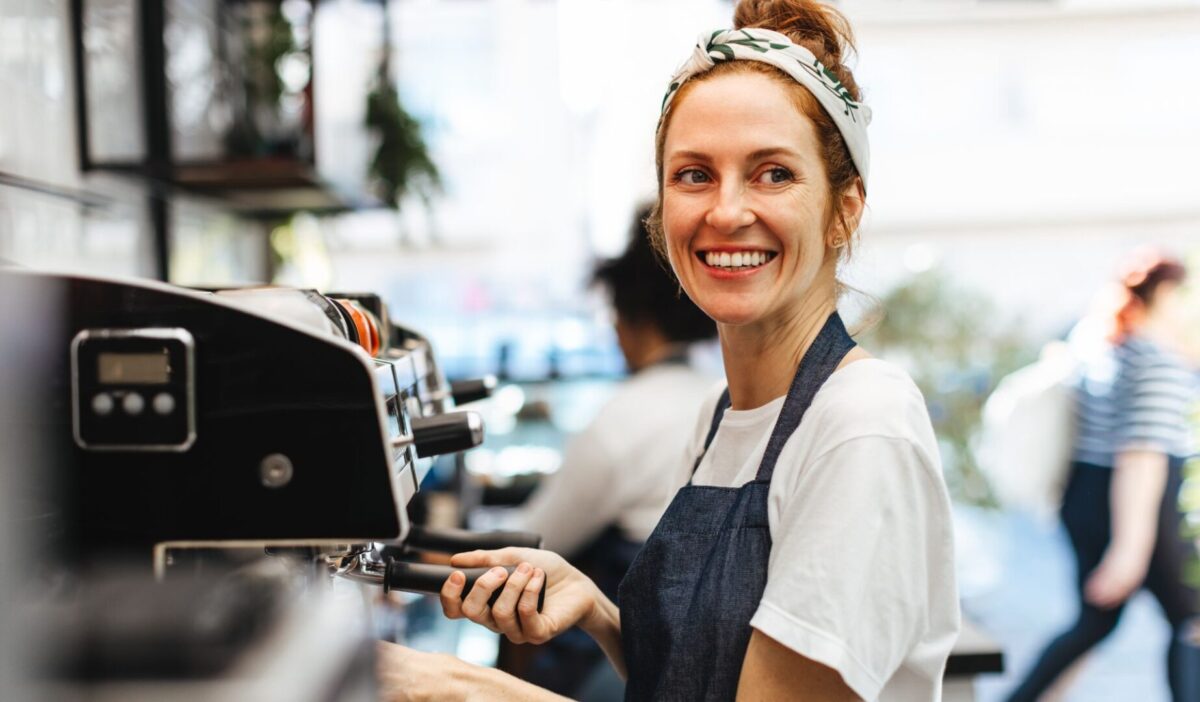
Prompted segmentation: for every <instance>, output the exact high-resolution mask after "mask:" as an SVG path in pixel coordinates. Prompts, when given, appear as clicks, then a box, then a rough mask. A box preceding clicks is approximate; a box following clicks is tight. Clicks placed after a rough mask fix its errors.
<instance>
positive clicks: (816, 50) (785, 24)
mask: <svg viewBox="0 0 1200 702" xmlns="http://www.w3.org/2000/svg"><path fill="white" fill-rule="evenodd" d="M733 26H734V27H735V28H736V29H743V28H745V27H758V28H762V29H770V30H773V31H776V32H779V33H780V34H784V35H786V36H787V37H788V38H790V39H791V40H792V42H793V43H794V44H798V45H800V46H803V47H804V48H806V49H808V50H809V51H811V52H812V53H813V55H814V56H816V57H817V60H818V61H820V62H821V63H823V64H825V67H826V68H828V69H829V70H830V71H832V72H833V73H834V75H836V76H837V77H838V79H839V80H841V81H842V84H843V85H845V86H846V87H847V88H848V89H849V90H850V93H851V95H852V96H853V97H854V99H855V100H860V99H862V96H861V95H860V94H859V90H858V85H857V84H856V83H855V82H854V77H853V76H852V75H851V73H850V70H849V69H848V68H846V66H845V65H844V63H845V60H844V56H845V55H846V54H850V53H853V52H854V50H855V49H854V32H853V30H851V28H850V22H849V21H847V20H846V18H845V16H843V15H842V13H841V12H838V11H837V10H836V9H835V8H833V7H832V6H830V5H826V4H825V3H821V2H816V1H815V0H741V1H740V2H738V4H737V7H736V8H734V10H733Z"/></svg>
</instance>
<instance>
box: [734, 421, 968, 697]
mask: <svg viewBox="0 0 1200 702" xmlns="http://www.w3.org/2000/svg"><path fill="white" fill-rule="evenodd" d="M931 461H932V465H930V464H931ZM936 467H937V463H936V459H931V457H929V456H927V455H925V454H924V453H923V452H922V451H921V449H920V448H918V446H916V445H914V444H913V442H911V441H909V440H907V439H904V438H894V437H886V436H860V437H857V438H853V439H849V440H847V441H844V442H842V443H840V444H837V445H836V446H834V447H832V448H831V449H829V450H827V451H826V452H824V453H823V454H821V455H820V456H818V457H816V458H815V460H813V462H812V464H811V465H809V466H807V467H805V468H804V470H803V472H802V473H800V474H798V477H797V478H796V479H795V480H794V481H793V484H792V485H790V486H788V487H789V489H788V491H787V492H786V493H785V494H783V495H781V496H780V498H779V499H781V500H782V504H781V505H780V507H781V509H780V512H779V520H778V524H777V526H776V527H774V528H773V546H772V551H771V560H770V564H769V566H768V573H767V585H766V590H765V591H764V593H763V598H762V601H761V603H760V605H759V608H758V610H757V612H756V613H755V615H754V617H753V618H752V619H751V622H750V624H751V626H753V627H754V628H756V629H758V630H759V631H761V632H762V633H764V634H766V635H767V636H770V637H771V638H772V639H774V640H776V641H778V642H779V643H781V644H783V645H784V646H787V647H789V648H791V649H792V650H794V651H796V652H797V653H799V654H801V655H803V656H805V657H806V658H810V659H812V660H814V661H817V662H819V663H822V664H824V665H827V666H829V667H831V668H833V669H834V670H836V671H838V673H839V674H840V675H841V676H842V679H843V680H844V681H845V682H846V684H847V685H848V686H849V687H850V688H851V689H852V690H854V692H855V693H856V694H858V695H859V696H860V697H862V698H863V699H865V700H872V699H876V698H877V697H878V696H879V693H880V690H881V689H882V688H883V686H884V684H885V683H886V682H887V680H888V679H889V678H890V677H891V676H892V675H893V674H894V673H895V671H896V670H897V669H898V668H899V667H900V665H901V664H902V663H903V662H904V661H905V659H906V657H908V656H909V655H910V653H911V652H912V651H913V650H914V647H916V646H917V645H918V643H919V642H920V641H921V640H922V638H923V637H924V636H925V635H926V633H927V632H928V631H929V630H930V627H931V620H933V619H937V618H938V617H939V616H940V614H939V613H941V612H945V611H953V612H957V602H954V603H953V607H952V608H949V609H948V608H947V607H946V603H940V606H937V605H935V603H934V599H935V598H937V597H939V596H942V597H947V596H948V597H950V598H954V597H955V595H954V594H953V578H954V574H953V563H954V558H953V536H952V527H951V525H950V524H949V502H948V498H947V496H946V492H945V489H944V487H943V485H942V483H941V481H940V479H939V477H938V476H937V475H936V473H935V472H934V471H935V470H936ZM779 477H780V476H779V475H778V472H777V474H776V479H778V478H779ZM800 495H804V496H805V498H804V499H799V496H800ZM818 496H819V497H818ZM939 579H941V582H940V583H939ZM939 585H940V587H939ZM947 587H948V589H947ZM947 593H949V594H947ZM951 626H952V627H957V621H955V622H953V623H951Z"/></svg>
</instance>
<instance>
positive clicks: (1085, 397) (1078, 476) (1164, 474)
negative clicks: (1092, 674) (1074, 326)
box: [1009, 251, 1200, 702]
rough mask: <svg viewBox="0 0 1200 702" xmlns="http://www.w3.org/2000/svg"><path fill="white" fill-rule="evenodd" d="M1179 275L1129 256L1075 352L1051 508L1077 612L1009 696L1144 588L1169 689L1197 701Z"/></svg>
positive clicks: (1025, 691) (1080, 650)
mask: <svg viewBox="0 0 1200 702" xmlns="http://www.w3.org/2000/svg"><path fill="white" fill-rule="evenodd" d="M1186 273H1187V272H1186V269H1185V268H1184V266H1183V264H1182V263H1180V262H1179V261H1177V260H1174V259H1171V258H1168V257H1165V256H1162V255H1160V254H1158V253H1155V252H1151V251H1141V252H1138V253H1137V254H1135V255H1134V256H1132V257H1131V258H1130V259H1129V260H1128V261H1127V263H1126V264H1125V266H1124V270H1123V273H1122V275H1121V279H1120V285H1119V288H1118V291H1117V295H1116V299H1115V301H1114V302H1113V304H1111V305H1109V308H1110V309H1111V312H1110V313H1109V314H1107V315H1105V316H1106V317H1107V319H1104V320H1102V321H1104V322H1106V325H1105V326H1106V327H1107V329H1106V331H1107V334H1103V335H1102V334H1095V336H1096V337H1097V338H1096V340H1095V341H1096V342H1099V344H1100V345H1101V346H1100V348H1099V352H1098V353H1086V352H1085V353H1081V354H1079V355H1080V358H1081V369H1080V373H1079V377H1078V380H1077V389H1076V400H1075V418H1076V428H1075V437H1074V442H1073V446H1072V454H1071V461H1072V464H1071V474H1070V478H1069V480H1068V483H1067V487H1066V491H1065V493H1064V495H1063V500H1062V508H1061V512H1060V514H1061V517H1062V521H1063V524H1064V526H1065V527H1066V529H1067V534H1068V535H1069V537H1070V540H1071V546H1072V548H1073V549H1074V552H1075V565H1076V577H1077V583H1078V588H1079V600H1080V602H1079V614H1078V617H1077V619H1076V620H1075V622H1074V623H1073V624H1072V625H1071V626H1070V627H1069V628H1068V629H1067V630H1066V631H1065V632H1063V633H1062V634H1060V635H1059V636H1058V637H1056V638H1055V639H1054V640H1053V641H1051V643H1050V644H1049V645H1048V646H1047V648H1046V649H1045V650H1044V651H1043V652H1042V654H1041V656H1040V658H1039V659H1038V662H1037V664H1036V665H1035V666H1034V669H1033V671H1032V672H1030V673H1029V675H1028V677H1027V678H1026V679H1025V681H1024V682H1023V683H1022V684H1021V685H1020V686H1019V687H1018V688H1017V689H1016V690H1015V691H1014V692H1013V693H1012V696H1011V697H1010V698H1009V699H1010V700H1012V701H1013V702H1020V701H1023V700H1036V699H1038V698H1039V696H1040V695H1042V694H1043V692H1045V691H1046V690H1048V689H1049V688H1050V687H1051V686H1052V685H1054V684H1055V682H1056V680H1057V679H1058V678H1059V676H1060V675H1061V674H1062V673H1063V672H1064V671H1066V670H1067V669H1068V668H1069V667H1070V666H1071V665H1072V664H1073V663H1074V662H1075V661H1076V660H1077V659H1078V658H1080V657H1081V656H1083V655H1084V654H1085V653H1087V651H1088V650H1090V649H1091V648H1092V647H1093V646H1095V645H1096V644H1097V643H1099V642H1100V641H1101V640H1103V639H1104V638H1105V637H1107V636H1108V635H1109V634H1110V633H1112V631H1113V629H1115V628H1116V626H1117V623H1118V621H1119V620H1120V617H1121V612H1122V610H1123V609H1124V606H1125V603H1126V602H1127V601H1128V599H1129V597H1130V596H1131V595H1132V594H1134V593H1135V592H1136V591H1137V590H1138V589H1139V588H1142V587H1145V588H1146V589H1147V590H1149V591H1150V592H1151V594H1153V595H1154V597H1155V598H1156V599H1157V600H1158V602H1159V604H1160V605H1161V606H1162V609H1163V613H1164V615H1165V616H1166V618H1167V620H1168V621H1169V622H1170V625H1171V628H1172V637H1171V644H1170V647H1169V649H1168V652H1167V675H1168V683H1169V685H1170V688H1171V693H1172V696H1173V697H1174V699H1175V700H1176V702H1182V701H1183V700H1188V701H1190V702H1194V701H1195V700H1197V699H1200V697H1197V696H1196V695H1198V694H1200V677H1198V676H1200V669H1197V666H1196V656H1195V655H1191V654H1189V647H1190V646H1191V645H1194V642H1192V643H1189V642H1190V641H1191V640H1190V638H1189V637H1191V636H1194V635H1195V632H1194V631H1193V630H1192V627H1193V626H1194V624H1193V618H1194V617H1195V616H1196V614H1197V609H1198V607H1200V600H1198V599H1197V598H1198V596H1200V593H1197V591H1196V590H1195V589H1193V588H1192V587H1190V586H1189V585H1187V584H1186V583H1185V581H1184V567H1185V564H1186V563H1187V561H1188V559H1189V558H1192V557H1194V555H1195V547H1194V545H1193V544H1192V543H1190V541H1188V540H1187V539H1185V538H1183V535H1182V532H1181V527H1182V525H1183V515H1182V514H1181V513H1180V511H1179V505H1178V497H1179V490H1180V486H1181V483H1182V478H1181V469H1182V466H1183V463H1184V460H1185V459H1186V458H1187V457H1189V456H1190V455H1192V453H1193V445H1192V437H1191V436H1190V435H1189V427H1188V424H1187V413H1188V411H1189V408H1190V407H1191V406H1192V404H1193V403H1195V402H1196V401H1197V399H1200V382H1198V380H1197V375H1196V368H1195V367H1194V366H1192V365H1191V364H1190V363H1189V362H1188V361H1186V360H1185V358H1184V356H1183V354H1182V344H1183V338H1184V336H1183V335H1184V332H1185V325H1186V324H1187V315H1186V314H1185V310H1184V297H1183V294H1182V291H1181V289H1180V287H1181V285H1182V284H1183V282H1184V279H1185V278H1186ZM1092 321H1093V322H1095V321H1096V320H1095V319H1093V320H1092ZM1080 326H1081V327H1085V328H1086V327H1088V326H1089V325H1087V324H1081V325H1080ZM1091 326H1092V328H1094V327H1095V324H1092V325H1091ZM1084 335H1085V336H1086V335H1087V332H1086V331H1085V332H1084ZM1073 336H1075V337H1078V336H1079V334H1073ZM1100 336H1104V337H1106V338H1104V339H1103V340H1101V339H1100V338H1099V337H1100ZM1073 341H1078V339H1073ZM1094 343H1095V342H1094ZM1084 344H1086V341H1084ZM1189 659H1190V660H1189Z"/></svg>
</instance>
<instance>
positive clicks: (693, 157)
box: [667, 151, 712, 163]
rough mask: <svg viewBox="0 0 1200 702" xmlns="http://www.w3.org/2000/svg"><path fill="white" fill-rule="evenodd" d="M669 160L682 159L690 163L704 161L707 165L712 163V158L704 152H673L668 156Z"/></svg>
mask: <svg viewBox="0 0 1200 702" xmlns="http://www.w3.org/2000/svg"><path fill="white" fill-rule="evenodd" d="M667 158H668V159H677V158H682V159H686V160H688V161H704V162H706V163H707V162H709V161H712V157H711V156H709V155H708V154H706V153H704V152H703V151H672V152H671V153H670V154H668V156H667Z"/></svg>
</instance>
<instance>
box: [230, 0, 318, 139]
mask: <svg viewBox="0 0 1200 702" xmlns="http://www.w3.org/2000/svg"><path fill="white" fill-rule="evenodd" d="M226 11H227V12H229V13H230V17H229V18H228V21H229V22H230V23H231V24H232V29H231V32H232V33H231V35H230V36H229V37H228V38H227V39H226V41H236V42H239V43H240V44H241V47H240V48H241V52H242V53H241V59H242V60H241V61H240V64H241V65H239V66H237V67H236V69H231V70H232V71H233V73H234V75H235V76H236V79H235V80H236V81H237V83H238V87H239V88H240V90H241V104H240V106H239V109H236V110H235V111H234V120H233V123H232V124H231V125H230V127H229V130H228V131H227V132H226V134H225V148H226V149H227V150H228V152H229V153H230V154H232V155H237V156H263V155H273V154H275V153H276V152H277V151H279V150H281V149H282V150H288V149H295V148H296V145H295V144H293V143H287V144H283V145H281V144H273V143H270V140H269V139H268V138H267V136H266V135H264V133H263V131H264V130H263V125H262V124H260V123H259V122H260V120H262V119H268V116H269V119H275V118H276V117H277V113H278V110H279V106H280V101H281V99H282V98H283V95H284V93H285V92H286V86H285V85H284V82H283V78H282V77H281V76H280V75H279V70H278V65H279V62H280V60H282V59H283V58H284V57H286V56H288V55H290V54H292V53H295V52H298V51H300V50H301V47H300V46H299V45H298V44H297V43H296V37H295V33H294V28H293V27H292V25H291V23H290V22H289V21H288V20H287V17H286V16H285V15H284V13H283V10H282V7H281V6H280V5H278V4H273V3H247V4H246V5H244V6H238V7H234V8H230V9H227V10H226ZM290 141H295V138H293V139H291V140H290Z"/></svg>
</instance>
